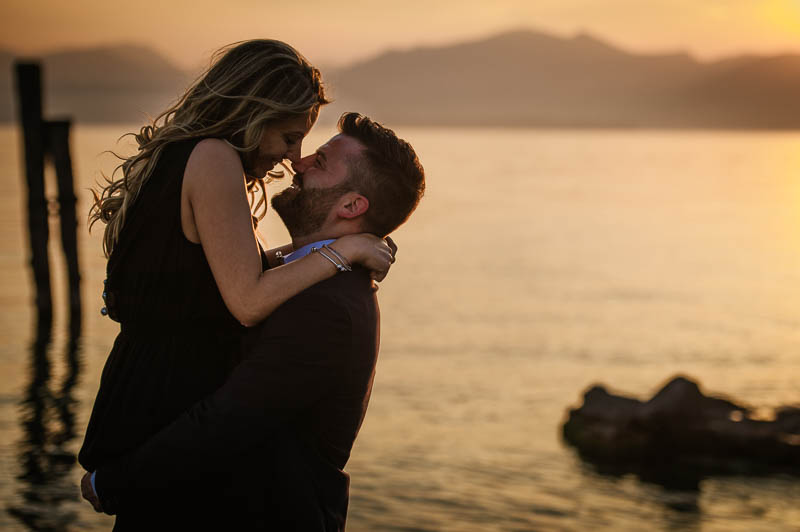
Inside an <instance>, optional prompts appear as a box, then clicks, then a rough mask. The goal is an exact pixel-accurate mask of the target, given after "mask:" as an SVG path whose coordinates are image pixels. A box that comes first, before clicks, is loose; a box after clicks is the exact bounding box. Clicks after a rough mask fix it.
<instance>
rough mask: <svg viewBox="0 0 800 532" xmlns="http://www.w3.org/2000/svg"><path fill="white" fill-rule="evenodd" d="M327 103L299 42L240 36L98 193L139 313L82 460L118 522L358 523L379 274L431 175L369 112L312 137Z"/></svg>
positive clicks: (314, 526) (119, 291) (124, 311)
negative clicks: (274, 182)
mask: <svg viewBox="0 0 800 532" xmlns="http://www.w3.org/2000/svg"><path fill="white" fill-rule="evenodd" d="M326 103H328V102H327V100H326V98H325V94H324V89H323V86H322V83H321V78H320V74H319V71H318V70H317V69H316V68H314V67H313V66H312V65H310V64H309V63H308V62H307V61H306V60H305V59H304V58H303V57H302V56H301V55H300V54H299V53H298V52H297V51H295V50H294V49H293V48H291V47H290V46H288V45H286V44H285V43H281V42H279V41H270V40H257V41H247V42H243V43H239V44H237V45H234V46H233V47H231V48H229V49H227V50H224V51H223V52H222V53H221V54H220V56H219V57H218V58H217V59H216V61H215V63H214V64H213V65H212V67H211V68H210V69H209V70H208V71H207V72H206V73H205V74H204V75H203V76H202V77H201V78H200V79H198V81H197V82H196V83H195V84H194V85H193V86H192V87H191V88H190V89H189V90H188V91H187V93H186V94H185V95H184V96H183V97H182V98H181V99H180V100H179V101H178V103H176V104H175V105H174V106H173V107H172V108H170V109H168V110H167V111H165V112H164V113H163V114H162V115H161V116H160V117H159V118H158V119H156V121H154V123H153V124H152V125H150V126H146V127H144V128H142V129H141V131H140V132H139V133H138V134H137V135H136V136H135V138H136V140H137V142H138V145H139V150H138V152H137V153H136V154H135V155H133V156H131V157H129V158H127V159H125V160H123V162H122V164H121V166H120V168H119V170H120V172H121V174H122V175H121V177H120V178H119V179H116V180H114V179H111V180H109V182H108V183H107V186H106V187H105V188H104V189H103V190H102V192H101V193H100V194H99V195H97V196H96V198H95V206H94V208H93V211H92V215H91V220H92V221H93V222H96V221H101V222H103V223H105V224H106V230H105V235H104V249H105V251H106V253H107V255H108V266H107V274H108V277H107V279H106V284H105V288H104V292H103V297H104V299H105V302H106V306H105V307H104V310H103V312H104V314H108V316H109V317H111V318H112V319H114V320H116V321H119V322H120V333H119V335H118V336H117V338H116V340H115V342H114V346H113V348H112V351H111V353H110V355H109V357H108V360H107V362H106V365H105V368H104V369H103V375H102V379H101V383H100V390H99V392H98V395H97V398H96V401H95V405H94V409H93V411H92V415H91V419H90V421H89V426H88V428H87V433H86V438H85V441H84V444H83V447H82V449H81V452H80V455H79V460H80V462H81V465H83V466H84V468H85V469H86V470H87V474H86V475H85V476H84V478H83V480H82V482H81V489H82V492H83V495H84V498H86V499H87V500H89V501H90V502H91V503H92V504H93V506H94V507H95V509H96V510H98V511H105V512H106V513H110V514H115V515H116V516H117V518H116V523H115V530H309V531H313V530H342V529H344V525H345V519H346V514H347V505H348V490H349V477H348V475H347V474H346V473H345V472H344V467H345V464H346V462H347V460H348V458H349V456H350V451H351V449H352V446H353V442H354V440H355V438H356V435H357V433H358V431H359V428H360V426H361V423H362V421H363V419H364V415H365V413H366V409H367V404H368V401H369V397H370V392H371V388H372V381H373V377H374V373H375V364H376V359H377V354H378V345H379V340H380V337H379V313H378V305H377V300H376V297H375V289H374V284H373V281H374V280H381V279H382V278H383V277H384V276H385V275H386V273H387V271H388V269H389V267H390V265H391V263H393V262H394V253H395V251H396V248H395V247H394V245H393V243H392V242H391V240H384V237H387V235H388V234H389V233H391V232H392V231H393V230H394V229H396V228H397V227H398V226H399V225H400V224H402V223H403V222H405V221H406V220H407V219H408V217H409V215H410V214H411V213H412V211H413V210H414V209H415V208H416V206H417V204H418V202H419V200H420V198H421V196H422V194H423V192H424V187H425V177H424V171H423V169H422V166H421V165H420V163H419V160H418V159H417V156H416V154H415V152H414V150H413V149H412V148H411V146H410V145H409V144H408V143H407V142H405V141H403V140H402V139H399V138H398V137H397V136H396V135H395V134H394V133H393V132H392V131H391V130H389V129H387V128H385V127H383V126H381V125H380V124H378V123H376V122H374V121H372V120H370V119H369V118H367V117H364V116H361V115H358V114H356V113H346V114H345V115H343V116H342V117H341V119H340V120H339V124H338V127H339V134H338V135H336V136H334V137H333V138H331V139H330V140H328V141H327V142H326V143H325V144H323V145H322V146H320V147H319V148H317V149H316V151H315V152H314V153H312V154H310V155H307V156H306V157H301V145H302V141H303V138H304V137H305V136H306V134H307V133H308V131H309V130H310V128H311V127H312V126H313V124H314V122H315V121H316V118H317V115H318V113H319V110H320V107H321V106H323V105H325V104H326ZM285 160H288V161H290V163H291V167H292V169H293V171H294V172H295V174H294V176H293V178H292V184H291V186H289V187H288V188H286V189H285V190H284V191H283V192H281V193H279V194H277V195H275V196H274V197H273V198H272V200H271V204H272V206H273V208H274V209H275V210H276V212H277V213H278V214H279V215H280V217H281V219H282V220H283V221H284V223H285V225H286V227H287V229H288V231H289V234H290V235H291V238H292V243H291V244H288V245H286V246H282V247H280V248H273V249H271V250H267V249H265V248H264V247H262V246H261V244H260V243H259V242H258V239H257V238H256V235H255V232H254V222H255V221H256V220H257V217H258V215H259V214H260V215H262V216H263V210H264V208H265V198H264V195H265V188H264V179H265V177H266V176H268V175H276V174H277V172H275V170H274V168H275V167H276V165H279V164H281V165H283V164H284V161H285ZM287 170H288V167H287ZM254 211H256V212H255V214H256V216H254Z"/></svg>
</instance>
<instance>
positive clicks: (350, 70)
mask: <svg viewBox="0 0 800 532" xmlns="http://www.w3.org/2000/svg"><path fill="white" fill-rule="evenodd" d="M12 58H13V56H12V54H11V53H8V52H2V51H0V68H1V69H2V70H0V120H9V119H10V118H11V116H12V112H11V103H12V99H11V93H10V92H9V91H10V87H11V78H10V69H11V61H12ZM43 62H44V66H45V84H46V97H45V110H46V112H47V113H48V116H53V115H55V114H71V115H73V116H75V117H76V118H77V119H78V120H82V121H93V122H112V121H135V122H141V121H142V120H143V117H144V116H145V114H151V115H155V114H157V113H158V112H160V111H161V110H163V109H164V108H165V106H166V104H167V103H169V102H170V101H172V100H173V99H174V98H176V97H177V96H178V95H179V94H180V92H181V90H182V89H183V88H184V87H185V86H186V85H187V84H188V83H189V81H190V80H191V75H190V74H188V73H186V72H183V71H181V70H180V69H178V68H176V67H175V66H173V65H172V64H170V63H169V62H168V61H167V60H165V59H164V58H162V57H161V56H159V55H158V54H156V53H155V52H153V51H152V50H149V49H147V48H143V47H136V46H119V47H114V48H96V49H91V50H82V51H80V50H78V51H65V52H59V53H53V54H48V55H45V56H44V57H43ZM325 74H326V78H327V80H328V85H329V87H330V88H331V92H332V93H333V96H334V97H335V99H336V101H335V102H334V103H333V104H332V106H331V108H330V109H328V110H327V111H326V113H325V114H324V115H323V116H327V117H328V119H333V118H334V117H336V116H338V114H339V113H340V112H342V111H345V110H358V111H360V112H363V113H365V114H369V115H370V116H373V117H375V118H377V119H379V120H382V121H385V122H387V123H389V124H417V125H447V126H471V125H492V126H538V127H688V128H798V127H800V104H799V103H798V100H799V98H798V96H800V55H782V56H770V57H762V56H739V57H732V58H728V59H724V60H720V61H714V62H700V61H697V60H695V59H694V58H693V57H691V56H690V55H688V54H686V53H683V52H676V53H668V54H635V53H629V52H626V51H624V50H621V49H619V48H616V47H614V46H613V45H611V44H609V43H607V42H604V41H602V40H600V39H597V38H595V37H593V36H591V35H587V34H580V35H577V36H575V37H571V38H561V37H555V36H552V35H548V34H546V33H540V32H535V31H529V30H524V31H513V32H507V33H503V34H500V35H496V36H493V37H490V38H486V39H481V40H476V41H471V42H464V43H459V44H454V45H450V46H440V47H426V48H417V49H413V50H408V51H391V52H386V53H383V54H380V55H378V56H376V57H374V58H372V59H369V60H366V61H362V62H359V63H357V64H354V65H351V66H348V67H345V68H341V69H338V70H333V71H329V72H326V73H325Z"/></svg>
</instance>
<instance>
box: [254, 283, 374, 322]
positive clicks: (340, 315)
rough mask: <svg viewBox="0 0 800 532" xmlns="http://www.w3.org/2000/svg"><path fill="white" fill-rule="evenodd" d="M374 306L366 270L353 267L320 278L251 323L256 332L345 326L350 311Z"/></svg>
mask: <svg viewBox="0 0 800 532" xmlns="http://www.w3.org/2000/svg"><path fill="white" fill-rule="evenodd" d="M374 306H376V300H375V293H374V290H373V288H372V279H371V278H370V275H369V271H367V270H363V269H354V270H353V271H352V272H346V273H340V274H337V275H336V276H334V277H331V278H330V279H326V280H325V281H321V282H319V283H317V284H315V285H313V286H311V287H309V288H307V289H306V290H304V291H302V292H300V293H299V294H297V295H296V296H294V297H293V298H291V299H289V300H288V301H286V302H285V303H284V304H282V305H281V306H280V307H278V308H277V309H275V311H274V312H273V313H272V314H271V315H270V316H268V317H267V319H265V320H264V321H262V322H261V323H260V324H259V325H256V326H255V327H253V330H252V332H253V333H257V334H260V335H263V334H271V333H276V332H282V333H283V334H291V333H292V331H309V332H311V331H313V330H315V329H318V328H320V327H323V326H325V327H327V328H336V327H340V328H341V327H349V325H350V323H351V322H352V321H353V316H354V315H359V316H361V315H362V314H364V313H365V312H367V313H369V312H370V310H371V307H374Z"/></svg>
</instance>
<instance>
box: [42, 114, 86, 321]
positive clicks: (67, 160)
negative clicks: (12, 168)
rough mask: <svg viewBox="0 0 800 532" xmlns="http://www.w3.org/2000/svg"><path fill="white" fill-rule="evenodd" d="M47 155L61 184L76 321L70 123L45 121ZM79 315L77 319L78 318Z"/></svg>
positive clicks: (65, 245) (63, 235) (78, 301)
mask: <svg viewBox="0 0 800 532" xmlns="http://www.w3.org/2000/svg"><path fill="white" fill-rule="evenodd" d="M45 124H46V127H45V130H46V132H47V153H48V154H49V155H50V158H51V160H52V161H53V165H54V166H55V169H56V179H57V181H58V214H59V217H60V220H61V247H62V248H63V250H64V256H65V258H66V262H67V278H68V282H69V303H70V311H71V313H72V316H73V319H75V318H76V317H77V318H79V317H80V309H81V289H80V284H81V273H80V269H79V268H78V236H77V231H78V220H77V217H76V213H75V207H76V204H77V202H78V198H77V197H76V196H75V187H74V185H73V176H72V159H71V157H70V153H69V130H70V125H71V124H70V121H69V120H57V121H47V122H45ZM76 313H77V316H76Z"/></svg>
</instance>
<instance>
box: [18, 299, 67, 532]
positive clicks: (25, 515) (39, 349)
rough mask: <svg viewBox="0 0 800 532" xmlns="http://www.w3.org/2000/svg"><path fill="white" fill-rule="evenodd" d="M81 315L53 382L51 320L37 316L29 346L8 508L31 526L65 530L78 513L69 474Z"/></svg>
mask: <svg viewBox="0 0 800 532" xmlns="http://www.w3.org/2000/svg"><path fill="white" fill-rule="evenodd" d="M80 339H81V321H80V315H79V314H77V313H75V314H73V316H72V319H71V320H70V325H69V335H68V338H67V341H66V345H65V347H64V374H63V377H62V378H61V379H60V382H54V380H55V378H54V375H53V374H54V371H53V369H54V368H53V363H52V362H51V356H50V355H52V354H54V352H55V351H54V349H53V324H52V321H51V319H49V318H48V317H46V316H39V319H38V321H37V326H36V331H35V338H34V341H33V343H32V346H31V358H30V368H29V372H30V373H29V375H30V381H29V384H28V386H27V387H26V388H25V390H24V393H23V398H22V400H21V402H20V426H21V428H22V433H23V439H22V441H20V443H19V447H18V448H19V460H18V463H19V464H20V469H21V471H20V473H19V475H18V476H17V480H18V481H19V486H20V487H19V492H18V493H19V498H18V499H17V501H15V504H12V505H10V506H9V507H8V513H9V514H11V515H12V516H14V517H15V518H16V519H18V520H19V521H21V522H22V523H23V524H24V525H25V526H27V527H28V528H29V529H30V530H52V531H60V530H68V529H69V528H70V526H71V525H72V524H74V523H75V522H76V521H77V519H78V513H77V508H76V507H77V504H78V503H79V501H80V492H79V490H78V486H77V484H76V483H75V480H74V477H73V475H72V474H71V473H72V468H73V467H74V465H75V463H76V455H75V453H74V452H72V451H71V450H70V444H71V443H72V441H73V440H74V439H75V413H76V409H77V406H78V405H77V402H76V400H75V398H74V397H73V393H74V389H75V385H76V384H77V383H78V379H79V376H80V371H81V363H80V353H81V348H80Z"/></svg>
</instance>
